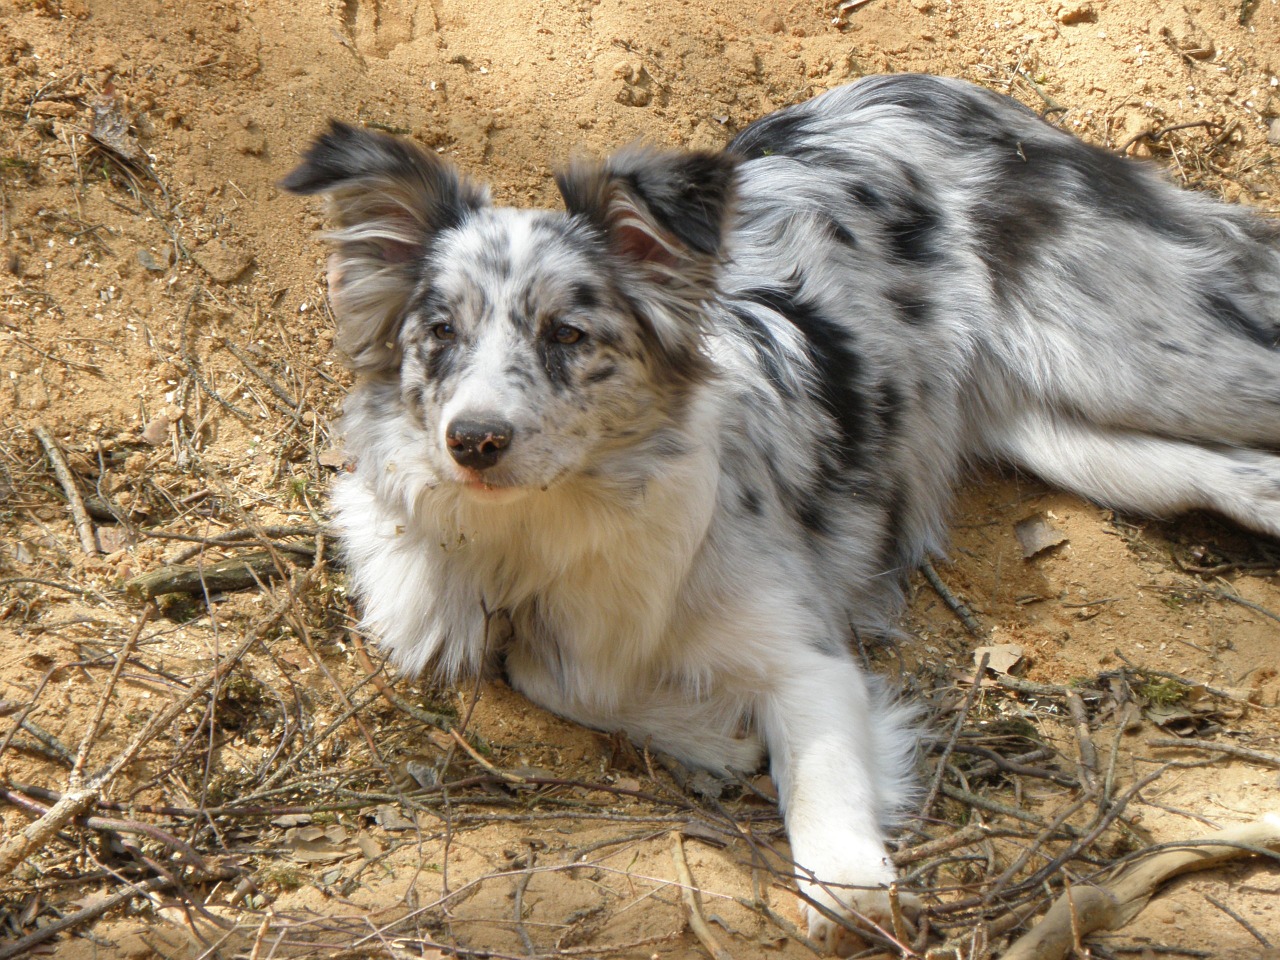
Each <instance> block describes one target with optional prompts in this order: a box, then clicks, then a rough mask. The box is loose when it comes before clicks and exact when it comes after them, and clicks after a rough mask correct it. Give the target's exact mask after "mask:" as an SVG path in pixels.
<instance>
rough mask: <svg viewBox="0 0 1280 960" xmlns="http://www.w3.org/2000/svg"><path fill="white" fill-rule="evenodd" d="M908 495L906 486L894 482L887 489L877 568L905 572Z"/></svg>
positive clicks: (908, 546)
mask: <svg viewBox="0 0 1280 960" xmlns="http://www.w3.org/2000/svg"><path fill="white" fill-rule="evenodd" d="M909 501H910V497H909V496H908V494H907V489H906V486H905V485H904V484H902V483H898V484H896V485H895V486H894V487H893V489H891V490H890V491H889V502H888V503H887V504H886V505H885V513H884V538H883V539H882V540H881V541H880V550H879V555H880V559H879V564H878V566H879V568H880V569H881V570H886V571H889V572H897V573H905V572H906V571H905V570H904V569H903V568H904V567H905V566H906V564H907V561H908V556H907V551H908V549H909V548H910V543H911V541H910V539H909V537H908V531H907V506H908V503H909Z"/></svg>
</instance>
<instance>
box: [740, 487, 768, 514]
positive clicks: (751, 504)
mask: <svg viewBox="0 0 1280 960" xmlns="http://www.w3.org/2000/svg"><path fill="white" fill-rule="evenodd" d="M740 503H741V504H742V509H743V510H745V511H746V512H747V513H749V514H751V515H752V516H753V517H758V516H760V515H761V514H762V513H763V512H764V505H763V504H762V503H761V502H760V493H759V491H758V490H753V489H752V488H750V487H748V488H747V489H745V490H743V491H742V496H741V498H740Z"/></svg>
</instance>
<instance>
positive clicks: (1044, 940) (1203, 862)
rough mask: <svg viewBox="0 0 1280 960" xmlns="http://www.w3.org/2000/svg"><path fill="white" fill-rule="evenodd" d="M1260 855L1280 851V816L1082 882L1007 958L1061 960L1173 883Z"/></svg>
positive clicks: (1166, 849)
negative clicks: (1081, 942)
mask: <svg viewBox="0 0 1280 960" xmlns="http://www.w3.org/2000/svg"><path fill="white" fill-rule="evenodd" d="M1260 851H1261V852H1265V851H1273V852H1277V853H1280V813H1268V814H1265V815H1264V816H1263V817H1262V818H1261V819H1259V820H1255V821H1254V822H1252V823H1248V824H1244V825H1243V826H1238V827H1231V828H1229V829H1227V830H1223V831H1221V832H1219V833H1216V834H1213V835H1211V836H1209V837H1205V838H1202V839H1199V840H1195V841H1192V843H1191V844H1189V845H1185V846H1173V847H1164V848H1162V849H1161V850H1160V851H1159V852H1154V853H1152V855H1151V856H1149V857H1145V858H1142V859H1139V860H1137V861H1136V862H1133V863H1130V864H1127V865H1126V866H1124V867H1121V868H1120V869H1119V870H1118V871H1116V872H1115V873H1114V874H1113V875H1112V876H1111V877H1110V878H1109V879H1106V880H1101V881H1097V882H1094V883H1089V884H1085V883H1083V882H1081V883H1077V884H1076V885H1075V886H1073V887H1072V888H1071V889H1070V890H1069V891H1068V892H1066V893H1064V894H1063V895H1062V896H1060V897H1059V898H1058V899H1057V900H1056V901H1054V903H1053V906H1051V907H1050V908H1049V912H1048V913H1046V914H1045V915H1044V918H1043V919H1042V920H1041V921H1040V922H1039V923H1038V924H1036V926H1035V928H1034V929H1032V930H1031V932H1030V933H1028V934H1026V935H1025V936H1023V937H1022V938H1020V939H1019V940H1017V941H1016V942H1015V943H1014V944H1013V945H1012V946H1011V947H1010V948H1009V949H1008V950H1007V951H1006V952H1005V954H1004V960H1059V958H1063V957H1066V956H1067V955H1068V954H1069V953H1070V952H1071V950H1072V948H1073V945H1074V944H1076V943H1078V942H1079V940H1080V939H1081V938H1083V937H1085V936H1088V935H1089V934H1090V933H1094V932H1096V931H1098V930H1115V929H1118V928H1120V927H1122V926H1124V925H1125V924H1126V923H1128V922H1129V921H1130V920H1132V919H1133V918H1134V917H1136V916H1137V915H1138V914H1139V913H1140V912H1141V911H1142V908H1143V907H1145V906H1146V905H1147V902H1148V901H1149V900H1150V899H1151V897H1152V896H1154V895H1155V892H1156V891H1157V890H1158V889H1159V888H1160V886H1161V885H1162V884H1163V883H1165V882H1166V881H1167V880H1170V879H1172V878H1173V877H1176V876H1179V875H1180V874H1183V873H1189V872H1191V871H1192V870H1207V869H1210V868H1212V867H1216V866H1219V865H1221V864H1223V863H1226V862H1227V861H1229V860H1234V859H1236V858H1238V857H1243V856H1246V855H1248V854H1253V853H1257V852H1260Z"/></svg>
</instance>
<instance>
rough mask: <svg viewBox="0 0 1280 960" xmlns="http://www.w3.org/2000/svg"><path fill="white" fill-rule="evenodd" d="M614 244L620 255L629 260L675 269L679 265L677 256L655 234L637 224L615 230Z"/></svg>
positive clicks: (623, 225) (624, 225)
mask: <svg viewBox="0 0 1280 960" xmlns="http://www.w3.org/2000/svg"><path fill="white" fill-rule="evenodd" d="M613 243H614V246H615V248H616V249H617V251H618V253H620V254H621V255H622V256H624V257H626V258H627V259H628V260H636V261H639V262H641V263H656V264H659V265H661V266H664V267H674V266H675V265H676V263H677V261H676V257H675V254H673V253H672V252H671V251H670V250H668V249H667V248H666V247H665V246H663V245H662V243H661V242H660V241H659V240H658V239H657V238H656V237H654V236H653V234H651V233H649V231H647V230H644V229H642V228H641V227H639V226H637V225H635V224H631V223H628V224H622V225H621V226H618V227H617V228H615V229H614V231H613Z"/></svg>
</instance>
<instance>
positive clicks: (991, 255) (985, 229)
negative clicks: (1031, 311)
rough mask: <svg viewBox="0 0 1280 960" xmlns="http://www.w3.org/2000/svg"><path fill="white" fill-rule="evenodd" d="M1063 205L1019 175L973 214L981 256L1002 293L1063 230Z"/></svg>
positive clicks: (1015, 282)
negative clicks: (1047, 243)
mask: <svg viewBox="0 0 1280 960" xmlns="http://www.w3.org/2000/svg"><path fill="white" fill-rule="evenodd" d="M1063 212H1064V211H1063V206H1062V203H1061V202H1060V201H1059V200H1057V199H1056V198H1055V197H1054V196H1052V194H1051V193H1050V192H1049V191H1048V190H1047V189H1044V188H1041V189H1035V188H1033V187H1032V186H1031V185H1030V184H1027V183H1019V182H1018V181H1017V179H1016V178H1013V179H1012V181H1010V182H1005V183H1003V184H1001V185H1000V187H999V189H998V190H996V191H994V192H993V193H992V195H991V196H990V197H989V198H988V199H987V200H985V201H983V202H981V203H978V204H975V205H974V206H973V208H972V209H971V210H970V215H971V217H972V218H973V222H974V224H975V226H976V227H977V233H978V240H979V243H978V256H979V257H981V258H982V262H983V263H985V264H986V265H987V269H988V270H990V271H991V276H992V279H993V280H994V281H995V290H996V294H997V295H998V296H1002V297H1003V295H1004V294H1005V292H1006V290H1007V287H1008V286H1017V285H1018V282H1019V278H1020V277H1021V276H1022V275H1023V273H1024V272H1025V271H1026V269H1027V268H1028V266H1029V265H1030V264H1032V263H1033V262H1034V261H1035V260H1036V259H1037V258H1038V257H1039V255H1040V251H1041V249H1042V248H1043V246H1044V243H1045V241H1046V240H1052V238H1053V237H1054V236H1056V234H1057V232H1058V231H1059V230H1061V224H1062V220H1063Z"/></svg>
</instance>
